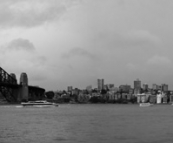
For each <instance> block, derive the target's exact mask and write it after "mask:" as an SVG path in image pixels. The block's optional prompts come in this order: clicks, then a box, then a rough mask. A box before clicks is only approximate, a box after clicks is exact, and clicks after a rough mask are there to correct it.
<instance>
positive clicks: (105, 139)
mask: <svg viewBox="0 0 173 143" xmlns="http://www.w3.org/2000/svg"><path fill="white" fill-rule="evenodd" d="M115 142H117V143H172V142H173V106H171V105H154V106H152V107H139V105H132V104H130V105H128V104H127V105H121V104H62V105H60V106H58V107H51V108H28V107H25V108H24V107H20V106H16V105H5V106H0V143H115Z"/></svg>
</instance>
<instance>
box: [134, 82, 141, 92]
mask: <svg viewBox="0 0 173 143" xmlns="http://www.w3.org/2000/svg"><path fill="white" fill-rule="evenodd" d="M140 92H141V81H140V80H139V79H137V80H135V81H134V94H139V93H140Z"/></svg>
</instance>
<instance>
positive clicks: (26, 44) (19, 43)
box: [5, 38, 35, 51]
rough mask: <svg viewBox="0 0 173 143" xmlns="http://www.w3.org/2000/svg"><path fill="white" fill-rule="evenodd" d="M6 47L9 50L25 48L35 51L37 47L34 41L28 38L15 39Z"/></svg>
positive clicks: (25, 49)
mask: <svg viewBox="0 0 173 143" xmlns="http://www.w3.org/2000/svg"><path fill="white" fill-rule="evenodd" d="M5 47H6V49H8V50H16V51H19V50H24V51H34V50H35V47H34V45H33V43H32V42H30V41H29V40H28V39H22V38H18V39H14V40H12V41H11V42H10V43H8V44H7V45H6V46H5Z"/></svg>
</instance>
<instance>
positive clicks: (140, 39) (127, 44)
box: [94, 30, 161, 49]
mask: <svg viewBox="0 0 173 143" xmlns="http://www.w3.org/2000/svg"><path fill="white" fill-rule="evenodd" d="M94 42H95V43H99V47H103V46H104V47H106V48H109V49H116V48H143V47H145V48H146V47H149V48H151V47H157V46H158V45H159V44H161V40H160V39H159V37H157V36H155V35H154V34H152V33H151V32H149V31H147V30H129V31H124V32H121V33H118V32H110V31H102V32H99V33H98V34H97V38H94Z"/></svg>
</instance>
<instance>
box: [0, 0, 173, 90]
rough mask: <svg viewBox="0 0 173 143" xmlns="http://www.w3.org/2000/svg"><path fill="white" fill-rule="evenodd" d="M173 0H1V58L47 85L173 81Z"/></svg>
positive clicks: (50, 87)
mask: <svg viewBox="0 0 173 143" xmlns="http://www.w3.org/2000/svg"><path fill="white" fill-rule="evenodd" d="M172 35H173V1H172V0H0V66H1V67H2V68H3V69H5V70H6V71H7V72H8V73H15V74H16V76H17V79H18V80H19V77H20V74H21V73H22V72H26V73H27V75H28V78H29V85H38V86H40V87H43V88H45V89H46V90H62V89H67V86H70V85H72V86H73V87H78V88H81V89H82V88H85V87H86V86H88V85H92V86H93V87H96V86H97V79H98V78H104V79H105V83H107V84H108V83H114V84H115V86H119V85H121V84H130V85H132V87H133V81H134V80H136V79H137V78H139V79H140V80H141V81H142V83H148V84H149V87H152V84H153V83H156V84H162V83H166V84H168V85H169V89H173V36H172Z"/></svg>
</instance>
